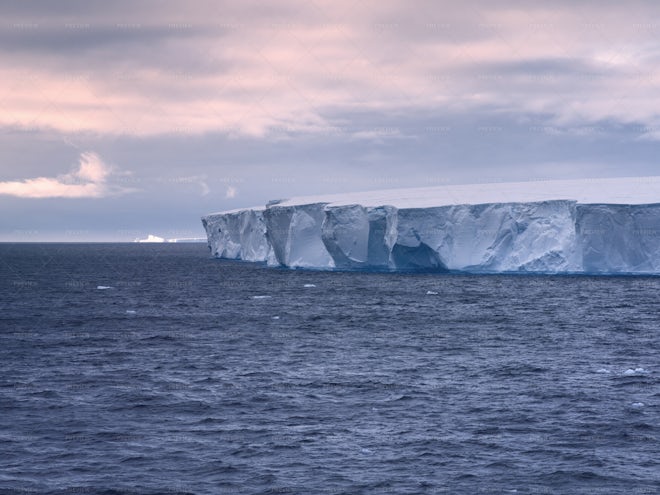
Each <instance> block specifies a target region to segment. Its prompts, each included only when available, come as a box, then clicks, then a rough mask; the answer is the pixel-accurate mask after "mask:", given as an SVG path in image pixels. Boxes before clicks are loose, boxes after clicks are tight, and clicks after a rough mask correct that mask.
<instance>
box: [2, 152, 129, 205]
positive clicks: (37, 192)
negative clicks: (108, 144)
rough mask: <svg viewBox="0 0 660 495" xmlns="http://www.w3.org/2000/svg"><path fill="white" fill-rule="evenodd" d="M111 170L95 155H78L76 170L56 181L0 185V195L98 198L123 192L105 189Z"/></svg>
mask: <svg viewBox="0 0 660 495" xmlns="http://www.w3.org/2000/svg"><path fill="white" fill-rule="evenodd" d="M110 173H111V170H110V167H108V166H107V165H106V164H105V163H103V161H102V160H101V158H100V157H99V156H98V155H97V154H96V153H91V152H86V153H82V154H81V155H80V159H79V165H78V168H77V169H76V170H74V171H72V172H69V173H68V174H63V175H58V176H57V177H36V178H33V179H25V180H21V181H4V182H0V194H6V195H10V196H16V197H19V198H101V197H104V196H109V195H111V194H117V193H118V192H126V190H121V189H117V188H112V187H110V186H109V185H108V182H107V179H108V176H109V175H110Z"/></svg>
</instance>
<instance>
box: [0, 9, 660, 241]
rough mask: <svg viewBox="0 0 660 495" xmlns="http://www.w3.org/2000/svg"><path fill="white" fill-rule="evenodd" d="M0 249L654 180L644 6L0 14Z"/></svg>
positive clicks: (651, 44)
mask: <svg viewBox="0 0 660 495" xmlns="http://www.w3.org/2000/svg"><path fill="white" fill-rule="evenodd" d="M0 19H1V20H0V81H2V83H0V212H1V215H0V241H28V242H29V241H70V242H77V241H131V240H133V239H135V238H144V237H146V236H147V234H154V235H158V236H161V237H165V238H189V237H204V231H203V229H202V225H201V222H200V216H201V215H203V214H206V213H210V212H215V211H222V210H227V209H234V208H240V207H249V206H255V205H263V204H265V203H266V202H267V201H268V200H271V199H280V198H288V197H292V196H300V195H314V194H328V193H341V192H344V191H361V190H376V189H389V188H401V187H418V186H421V187H426V186H430V185H451V184H465V183H484V182H506V181H529V180H547V179H573V178H595V177H630V176H640V177H641V176H650V175H660V168H659V167H658V165H657V163H658V156H660V153H658V151H659V150H660V91H659V90H658V88H659V87H660V3H658V2H655V1H653V0H648V1H634V0H632V1H627V2H619V1H610V0H604V1H588V0H583V1H563V0H553V1H535V2H530V1H512V0H509V1H501V0H482V1H475V0H464V1H461V2H454V1H437V0H434V1H422V0H419V1H417V0H412V1H411V0H405V1H404V0H385V1H383V0H369V1H361V0H332V1H321V0H310V1H302V0H268V1H267V0H262V1H253V0H241V1H238V0H234V1H217V0H216V1H208V2H207V1H191V2H186V3H185V4H183V3H181V2H174V1H167V0H165V1H158V2H156V1H133V0H131V1H124V0H116V1H113V2H100V1H66V0H62V1H58V2H50V1H45V0H44V1H30V0H26V1H24V2H11V1H0Z"/></svg>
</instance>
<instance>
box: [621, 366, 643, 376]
mask: <svg viewBox="0 0 660 495" xmlns="http://www.w3.org/2000/svg"><path fill="white" fill-rule="evenodd" d="M645 373H648V371H646V370H645V369H644V368H635V369H632V368H628V369H627V370H626V371H624V372H623V374H624V375H626V376H632V375H643V374H645Z"/></svg>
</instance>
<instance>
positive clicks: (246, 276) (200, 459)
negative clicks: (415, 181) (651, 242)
mask: <svg viewBox="0 0 660 495" xmlns="http://www.w3.org/2000/svg"><path fill="white" fill-rule="evenodd" d="M309 284H313V285H314V286H307V287H306V285H309ZM98 287H110V288H98ZM659 303H660V278H641V277H638V278H636V277H597V278H593V277H549V276H459V275H444V276H443V275H401V274H366V273H323V272H301V271H287V270H278V269H267V268H264V267H262V266H258V265H251V264H244V263H239V262H223V261H219V260H213V259H210V258H209V256H208V251H207V248H206V246H204V245H200V244H189V245H184V244H172V245H168V244H165V245H145V244H124V245H121V244H107V245H103V244H88V245H80V244H68V245H67V244H43V245H38V244H22V245H21V244H3V245H0V329H1V330H0V371H1V372H0V493H53V494H68V493H76V494H83V493H107V494H116V493H141V494H151V493H169V494H171V493H197V494H225V493H232V494H243V493H245V494H249V493H287V494H298V493H300V494H340V493H346V494H362V493H365V494H371V493H373V494H376V493H409V494H417V493H451V494H453V493H466V494H474V493H496V494H500V493H519V494H520V493H534V494H539V493H559V494H569V493H585V494H586V493H598V494H600V493H612V494H615V493H616V494H619V493H628V494H630V493H632V494H645V493H649V494H655V493H660V441H659V440H660V434H659V429H660V380H659V377H660V304H659Z"/></svg>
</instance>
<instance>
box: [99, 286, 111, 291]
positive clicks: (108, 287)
mask: <svg viewBox="0 0 660 495" xmlns="http://www.w3.org/2000/svg"><path fill="white" fill-rule="evenodd" d="M96 288H97V289H98V290H105V289H112V287H110V286H109V285H97V286H96Z"/></svg>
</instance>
